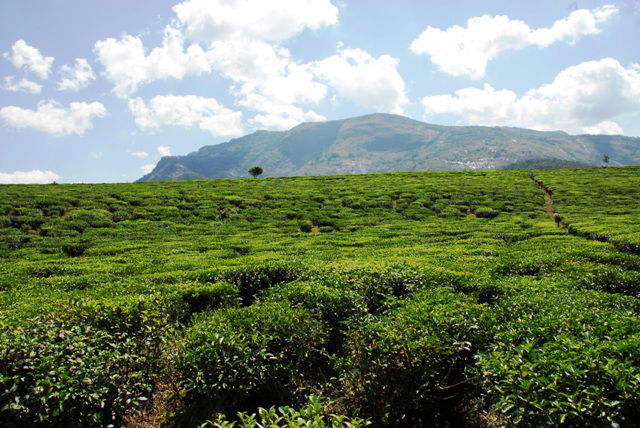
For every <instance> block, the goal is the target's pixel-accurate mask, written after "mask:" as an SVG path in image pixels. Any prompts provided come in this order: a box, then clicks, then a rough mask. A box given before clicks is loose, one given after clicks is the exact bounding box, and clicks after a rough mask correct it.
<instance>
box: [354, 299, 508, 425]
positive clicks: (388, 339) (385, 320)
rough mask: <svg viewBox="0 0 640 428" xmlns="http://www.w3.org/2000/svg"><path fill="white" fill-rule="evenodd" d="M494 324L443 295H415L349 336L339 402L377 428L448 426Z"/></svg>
mask: <svg viewBox="0 0 640 428" xmlns="http://www.w3.org/2000/svg"><path fill="white" fill-rule="evenodd" d="M494 322H495V319H494V316H493V314H492V313H491V311H490V310H489V309H488V308H486V307H484V306H483V305H478V304H476V303H475V302H474V301H473V300H472V299H469V298H468V297H465V296H464V295H460V294H457V293H455V292H453V290H451V289H449V288H436V289H432V290H424V291H421V292H417V293H415V295H414V296H413V297H412V298H411V299H410V300H409V301H407V302H406V303H405V304H403V305H401V306H399V307H398V308H396V309H394V310H393V311H392V312H391V313H390V314H389V315H387V316H385V317H382V318H380V319H375V320H371V321H370V322H366V323H360V324H358V325H356V326H354V329H353V330H352V331H350V332H349V333H348V339H347V354H346V358H345V361H344V364H345V365H346V372H345V377H344V381H343V382H344V385H343V388H344V390H343V393H344V394H345V396H346V400H348V401H352V402H353V404H352V405H354V406H355V407H356V408H359V409H361V410H362V411H364V414H367V415H372V416H373V418H374V421H376V422H377V423H378V424H380V425H390V424H393V425H398V424H402V425H407V426H408V425H410V426H420V425H428V424H443V423H445V421H449V422H452V421H453V420H455V419H454V418H455V417H456V416H457V415H456V406H457V404H458V403H459V400H460V397H461V396H462V395H461V394H464V393H465V392H466V391H469V390H470V389H472V388H473V386H474V383H475V380H474V378H475V377H476V376H475V373H474V370H473V355H474V354H475V353H476V352H477V351H478V349H482V347H483V346H485V344H486V343H487V341H488V340H489V338H490V337H491V329H492V325H493V324H494Z"/></svg>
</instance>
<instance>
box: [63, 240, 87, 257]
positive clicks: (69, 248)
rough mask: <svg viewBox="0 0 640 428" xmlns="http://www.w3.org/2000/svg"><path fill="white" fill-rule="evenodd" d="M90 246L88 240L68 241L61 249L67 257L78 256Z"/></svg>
mask: <svg viewBox="0 0 640 428" xmlns="http://www.w3.org/2000/svg"><path fill="white" fill-rule="evenodd" d="M90 246H91V245H90V244H89V243H88V242H68V243H66V244H63V245H62V247H61V249H62V251H63V252H64V253H65V254H66V255H68V256H69V257H79V256H81V255H83V254H84V253H85V251H87V250H88V249H89V247H90Z"/></svg>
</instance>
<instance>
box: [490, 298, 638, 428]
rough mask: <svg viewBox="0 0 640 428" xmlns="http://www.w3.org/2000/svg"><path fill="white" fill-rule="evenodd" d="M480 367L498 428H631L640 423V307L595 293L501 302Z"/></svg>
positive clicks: (635, 303) (515, 299)
mask: <svg viewBox="0 0 640 428" xmlns="http://www.w3.org/2000/svg"><path fill="white" fill-rule="evenodd" d="M500 307H501V309H502V311H503V315H502V317H503V319H502V320H501V322H499V323H498V324H497V331H496V336H495V340H494V344H493V345H491V348H490V351H489V352H487V353H486V354H484V355H483V356H482V358H481V360H480V365H481V367H482V369H483V371H484V374H485V376H486V380H485V388H486V389H487V390H488V391H489V392H490V393H492V397H493V401H494V408H495V410H496V413H495V415H496V416H497V419H498V422H499V423H503V424H508V425H513V426H542V425H544V426H552V425H553V426H557V425H561V424H565V425H568V426H604V425H610V426H633V425H634V424H636V423H637V421H638V420H640V419H639V418H640V411H639V409H640V320H639V319H638V313H639V311H640V303H639V302H638V300H637V299H634V298H628V297H621V296H614V295H609V294H606V293H598V292H577V291H569V290H566V291H560V290H550V291H542V292H540V291H534V290H529V291H523V292H521V293H519V294H517V295H511V296H509V298H508V299H504V300H503V301H502V302H501V305H500Z"/></svg>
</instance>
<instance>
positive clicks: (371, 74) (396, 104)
mask: <svg viewBox="0 0 640 428" xmlns="http://www.w3.org/2000/svg"><path fill="white" fill-rule="evenodd" d="M312 69H313V71H314V73H316V74H317V75H318V76H320V77H321V78H323V79H325V80H326V81H328V82H329V85H330V86H331V87H332V88H334V89H335V91H336V92H337V93H338V94H339V95H340V96H341V97H344V98H346V99H349V100H352V101H353V102H355V103H357V104H359V105H361V106H363V107H368V108H372V109H375V110H376V111H379V112H385V113H397V114H402V113H403V108H402V106H403V105H404V104H406V103H407V97H406V94H405V86H404V80H403V79H402V76H400V73H398V60H397V59H396V58H394V57H392V56H390V55H381V56H380V57H378V58H374V57H373V56H371V55H370V54H369V53H368V52H366V51H364V50H362V49H341V50H340V51H339V52H338V54H337V55H333V56H331V57H329V58H326V59H323V60H321V61H317V62H315V63H314V64H313V66H312Z"/></svg>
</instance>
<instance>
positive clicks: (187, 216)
mask: <svg viewBox="0 0 640 428" xmlns="http://www.w3.org/2000/svg"><path fill="white" fill-rule="evenodd" d="M538 180H539V181H538ZM545 207H546V209H545ZM554 213H555V214H554ZM0 255H1V258H0V327H1V328H0V425H2V426H9V427H11V426H15V427H21V426H106V425H113V426H136V427H148V426H216V427H217V426H220V427H232V426H235V427H253V426H291V427H303V426H304V427H306V426H309V427H322V426H331V427H357V426H365V425H370V426H376V427H383V426H384V427H386V426H403V427H406V426H443V427H446V426H478V427H489V426H491V427H498V426H527V427H528V426H558V425H564V426H613V427H615V426H621V427H626V426H640V321H639V319H638V314H639V312H640V301H639V300H638V297H639V296H640V168H632V167H630V168H591V169H572V170H545V171H534V172H533V173H531V174H530V173H528V172H525V171H500V172H458V173H398V174H386V175H355V176H331V177H295V178H277V179H247V180H219V181H198V182H178V183H136V184H92V185H83V184H74V185H55V184H54V185H5V186H0Z"/></svg>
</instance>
